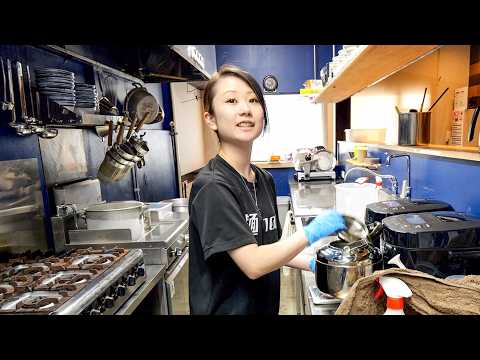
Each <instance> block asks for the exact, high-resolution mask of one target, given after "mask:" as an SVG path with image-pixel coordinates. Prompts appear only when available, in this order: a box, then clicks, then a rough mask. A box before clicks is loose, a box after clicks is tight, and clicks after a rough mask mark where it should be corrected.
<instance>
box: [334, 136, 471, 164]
mask: <svg viewBox="0 0 480 360" xmlns="http://www.w3.org/2000/svg"><path fill="white" fill-rule="evenodd" d="M339 142H342V143H346V144H351V145H361V146H369V147H373V148H379V149H386V150H393V151H402V152H406V153H413V154H420V155H429V156H439V157H446V158H451V159H460V160H470V161H479V162H480V148H478V147H474V146H453V145H434V144H431V145H418V146H401V145H382V144H370V143H357V142H346V141H339Z"/></svg>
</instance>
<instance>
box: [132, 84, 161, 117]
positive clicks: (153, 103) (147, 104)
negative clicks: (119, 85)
mask: <svg viewBox="0 0 480 360" xmlns="http://www.w3.org/2000/svg"><path fill="white" fill-rule="evenodd" d="M132 84H133V86H134V88H133V89H132V90H130V91H129V92H128V94H127V96H126V98H125V104H124V110H125V111H127V112H128V114H129V120H130V121H128V123H127V124H126V125H130V123H131V120H132V119H135V118H138V119H143V117H144V115H145V114H146V113H147V112H148V113H149V115H148V116H147V118H146V119H145V122H144V124H154V123H157V122H161V121H162V120H163V117H164V113H163V109H162V108H161V106H160V105H159V104H158V102H157V100H156V99H155V97H154V96H153V95H152V94H150V93H149V92H148V90H147V89H146V88H145V87H143V86H142V85H141V84H139V83H136V82H134V83H132Z"/></svg>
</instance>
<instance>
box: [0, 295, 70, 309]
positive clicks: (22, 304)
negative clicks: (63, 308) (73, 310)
mask: <svg viewBox="0 0 480 360" xmlns="http://www.w3.org/2000/svg"><path fill="white" fill-rule="evenodd" d="M64 295H65V294H62V293H61V292H55V291H33V292H26V293H23V294H21V295H18V296H15V297H13V298H10V299H9V300H7V301H4V302H3V303H1V304H0V311H6V312H32V311H33V312H37V311H40V312H42V311H51V310H53V309H52V308H53V307H56V306H57V305H58V304H59V303H60V302H62V303H63V302H64V300H66V298H65V297H64Z"/></svg>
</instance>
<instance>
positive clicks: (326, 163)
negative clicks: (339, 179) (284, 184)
mask: <svg viewBox="0 0 480 360" xmlns="http://www.w3.org/2000/svg"><path fill="white" fill-rule="evenodd" d="M293 161H294V164H295V171H296V173H295V175H294V176H295V179H296V180H297V181H314V180H335V171H333V168H334V167H335V158H334V157H333V154H332V153H331V152H329V151H327V150H326V149H325V147H323V146H315V147H314V148H302V149H297V150H296V152H295V155H294V158H293Z"/></svg>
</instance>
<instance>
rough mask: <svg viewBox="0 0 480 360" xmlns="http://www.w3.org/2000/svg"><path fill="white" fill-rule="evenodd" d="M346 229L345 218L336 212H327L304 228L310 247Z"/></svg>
mask: <svg viewBox="0 0 480 360" xmlns="http://www.w3.org/2000/svg"><path fill="white" fill-rule="evenodd" d="M344 229H346V226H345V221H344V220H343V216H342V215H340V213H338V212H337V211H335V210H325V211H324V212H322V213H321V214H319V215H317V217H316V218H315V219H313V221H312V222H310V224H308V225H307V226H305V227H304V228H303V230H304V231H305V236H306V237H307V240H308V243H309V244H310V245H312V244H313V243H314V242H315V241H317V240H319V239H321V238H323V237H325V236H328V235H330V234H333V233H334V232H336V231H338V230H344Z"/></svg>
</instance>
